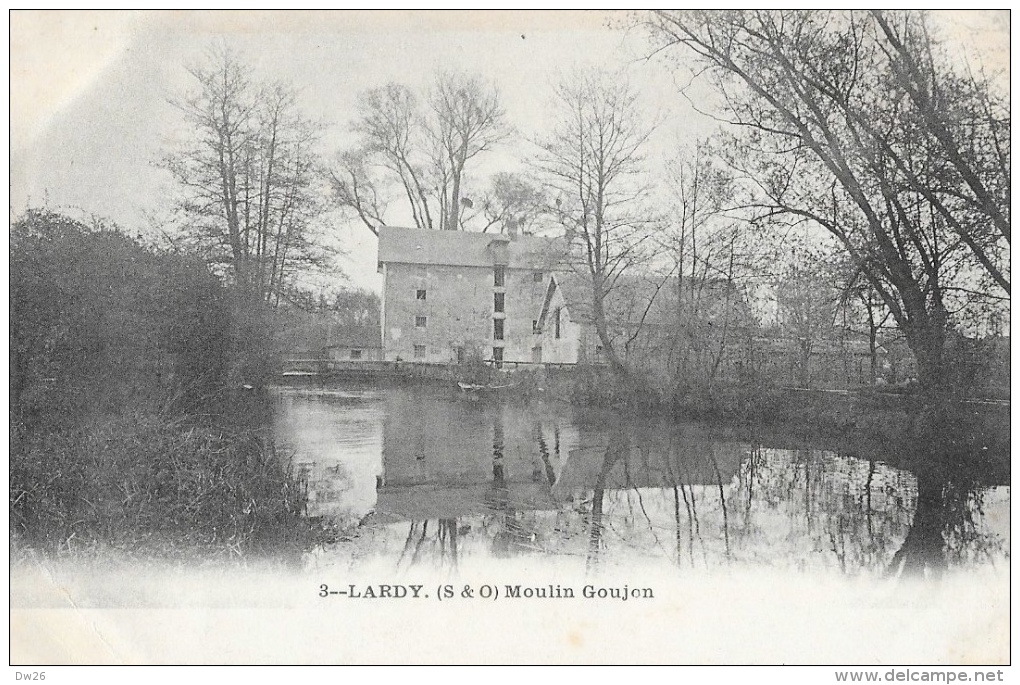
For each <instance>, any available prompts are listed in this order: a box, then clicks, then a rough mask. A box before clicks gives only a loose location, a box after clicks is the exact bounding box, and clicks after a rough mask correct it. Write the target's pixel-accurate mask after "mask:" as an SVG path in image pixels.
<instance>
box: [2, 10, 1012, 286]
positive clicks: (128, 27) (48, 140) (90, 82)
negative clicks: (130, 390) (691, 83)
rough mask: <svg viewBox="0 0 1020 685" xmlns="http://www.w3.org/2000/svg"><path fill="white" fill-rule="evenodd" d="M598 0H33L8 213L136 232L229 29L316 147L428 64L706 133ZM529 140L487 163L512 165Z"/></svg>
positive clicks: (19, 18)
mask: <svg viewBox="0 0 1020 685" xmlns="http://www.w3.org/2000/svg"><path fill="white" fill-rule="evenodd" d="M611 21H612V22H614V23H615V25H616V26H620V25H623V24H625V23H626V16H625V15H609V14H606V13H603V12H586V13H583V12H523V11H522V12H517V11H509V12H472V13H463V12H449V11H447V12H430V11H418V12H407V11H400V12H397V11H391V12H335V13H330V14H322V13H317V12H301V13H271V14H270V13H263V12H244V13H241V12H227V13H196V12H185V11H172V12H80V13H75V12H31V11H21V12H13V13H12V14H11V127H10V133H11V140H10V154H11V197H10V206H11V208H12V211H13V212H15V213H20V212H21V211H22V210H23V209H24V208H25V207H26V206H41V205H42V204H43V203H44V202H45V203H47V204H48V205H49V206H50V207H51V208H54V209H61V210H65V211H72V212H84V213H86V214H96V215H99V216H102V217H107V218H110V219H112V220H114V221H116V222H118V223H120V224H121V225H123V226H124V227H125V228H127V229H129V230H130V231H132V232H134V231H138V232H143V233H144V232H147V231H149V230H152V227H151V224H150V220H149V219H148V216H149V215H151V216H153V217H156V218H157V219H158V218H159V217H161V216H165V209H166V205H165V203H166V199H167V196H168V191H169V189H170V185H169V184H170V179H169V178H168V176H167V175H166V173H165V172H163V171H161V170H160V169H158V168H157V167H156V166H154V162H156V161H157V160H158V159H159V157H160V154H161V151H162V150H165V149H166V148H167V147H168V146H172V143H173V139H174V136H175V133H176V132H177V131H178V130H179V127H180V120H179V118H178V115H177V112H176V111H175V110H174V108H173V107H172V106H171V105H170V104H169V103H168V99H169V98H170V97H172V96H174V95H175V94H180V93H181V92H183V91H184V90H185V89H187V88H189V87H190V86H191V85H192V84H191V81H190V76H189V75H188V74H187V71H186V69H185V67H186V65H189V64H198V63H201V61H202V57H203V52H204V51H205V50H206V49H207V48H208V46H209V45H210V44H212V43H213V42H215V41H217V40H219V39H225V40H226V41H228V42H229V43H230V44H231V45H232V46H234V47H236V48H238V49H239V50H240V51H241V52H242V53H243V54H244V56H245V57H246V58H247V59H248V61H249V62H251V63H252V65H253V68H254V69H255V71H256V73H257V75H259V76H262V77H266V78H274V79H283V80H285V81H289V82H291V83H292V84H294V85H295V86H297V87H298V88H299V89H300V90H301V96H300V106H301V107H302V109H303V110H304V112H305V113H306V115H308V116H310V117H313V118H321V119H323V120H324V121H325V122H326V123H327V124H330V125H331V127H330V128H329V129H328V131H327V134H326V136H325V139H324V141H323V150H322V151H323V153H325V154H331V153H333V152H335V150H336V149H337V148H339V147H340V146H342V145H343V144H344V143H345V140H346V136H347V134H346V133H345V129H346V125H347V123H348V122H349V121H350V120H351V119H352V118H353V116H354V106H355V103H356V101H357V96H358V93H359V92H361V91H362V90H364V89H366V88H371V87H374V86H379V85H383V84H385V83H387V82H389V81H397V82H400V83H404V84H406V85H408V86H411V87H421V86H424V85H425V84H426V83H427V82H428V81H429V80H430V79H431V78H432V76H433V74H434V73H435V71H436V70H437V69H458V70H466V71H474V72H478V73H481V74H482V75H483V76H485V77H486V78H488V79H490V80H491V81H492V82H494V83H495V84H497V85H498V87H499V89H500V91H501V94H502V96H503V100H504V105H505V107H506V110H507V115H508V119H509V121H510V122H511V123H512V124H513V125H515V126H516V127H517V128H518V129H519V130H520V131H521V132H522V133H524V134H535V133H538V132H540V131H542V130H543V129H544V128H545V127H547V126H548V124H549V122H548V121H547V120H546V119H547V118H546V117H545V116H544V113H545V112H546V111H547V103H548V101H549V98H550V96H551V85H552V83H553V82H555V80H556V79H557V78H558V77H559V75H560V74H561V73H562V72H563V71H564V70H569V69H570V68H571V67H574V66H588V65H597V66H604V67H608V68H613V69H619V68H623V69H626V70H627V72H628V73H629V74H630V77H631V79H632V81H633V82H634V83H635V85H636V86H638V87H639V88H640V90H641V92H642V97H643V100H644V106H645V107H646V108H647V109H648V111H649V113H652V112H654V113H658V114H659V115H661V116H663V117H664V119H665V121H664V126H663V127H662V128H661V130H660V132H659V138H658V139H657V149H658V151H659V152H662V153H665V152H666V149H667V148H670V147H673V146H674V145H675V144H677V143H680V144H684V143H685V142H690V141H692V140H693V139H694V137H696V136H698V135H704V134H705V133H706V132H707V131H709V130H710V127H711V124H710V122H708V121H706V120H705V119H704V118H702V117H700V116H699V115H698V114H697V113H695V112H694V111H693V110H692V109H691V108H690V106H689V105H688V104H687V103H686V101H685V100H684V99H683V98H682V97H680V96H679V95H678V93H677V86H676V84H675V83H674V80H673V76H672V75H671V73H670V72H669V70H667V69H666V68H665V67H664V65H663V64H662V63H661V62H657V61H653V62H646V61H645V60H643V59H642V57H643V56H645V55H646V53H647V52H648V46H649V44H648V40H647V38H646V37H645V35H644V34H643V33H641V32H640V31H637V30H629V31H628V30H624V29H620V28H612V27H610V25H609V22H611ZM951 26H952V27H953V29H954V32H955V35H957V36H958V37H959V38H960V40H961V43H960V44H961V45H964V46H969V48H968V49H970V48H973V47H975V46H982V47H984V48H986V49H987V50H989V51H990V54H991V55H992V61H993V62H998V63H1000V64H1002V63H1005V62H1006V59H1007V58H1006V57H1005V55H1006V54H1008V52H1007V51H1008V31H1009V26H1008V13H1007V14H1005V15H1003V14H1002V13H1001V12H1000V13H998V14H985V13H967V14H963V15H959V14H958V15H955V17H954V18H953V20H952V22H951ZM522 148H526V145H522V144H520V143H519V144H518V145H517V146H516V147H515V148H514V149H509V150H504V151H502V153H500V154H498V155H495V156H493V158H492V159H490V162H489V164H490V165H494V166H499V165H500V164H511V163H512V162H511V160H513V159H515V158H518V157H519V156H520V155H519V154H518V153H519V152H521V149H522ZM335 233H336V236H337V238H338V240H339V241H340V243H341V244H343V245H344V246H345V247H346V248H347V249H348V250H349V251H350V257H349V259H347V260H345V262H344V263H343V264H342V265H341V266H342V268H343V269H344V270H345V271H346V272H347V273H348V274H349V275H350V277H351V280H352V282H353V283H354V284H357V285H361V286H364V287H372V288H378V286H379V283H378V279H377V277H376V276H375V248H376V244H375V238H374V236H372V235H371V234H370V233H369V232H368V231H367V230H366V229H365V228H364V227H363V226H361V225H360V224H353V223H352V224H350V225H346V224H343V223H342V222H336V226H335Z"/></svg>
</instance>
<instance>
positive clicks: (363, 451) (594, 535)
mask: <svg viewBox="0 0 1020 685" xmlns="http://www.w3.org/2000/svg"><path fill="white" fill-rule="evenodd" d="M372 402H375V403H376V404H374V405H371V403H372ZM312 403H313V400H311V399H305V398H302V402H301V403H298V402H296V401H295V402H290V403H288V404H287V405H285V406H284V409H285V410H286V409H290V408H291V407H293V409H294V410H295V411H296V412H297V411H298V410H300V412H301V413H300V419H299V420H295V422H294V423H295V425H296V429H295V430H293V431H291V432H290V433H289V434H288V439H289V440H290V443H291V444H290V446H291V447H293V451H294V452H295V453H297V454H296V456H295V459H296V460H300V461H301V462H302V463H306V462H307V463H312V464H313V466H314V468H315V469H316V470H315V473H318V474H320V475H321V478H320V480H323V483H318V482H316V483H310V488H311V487H315V488H316V489H317V490H318V492H316V495H317V499H316V502H317V503H318V506H319V507H320V508H321V509H323V513H324V514H325V513H326V512H327V511H328V510H330V509H335V510H336V511H337V512H339V513H342V514H344V515H347V516H349V517H350V516H353V517H355V520H359V519H361V518H363V517H365V516H366V515H367V514H368V511H367V510H357V509H356V508H353V507H354V505H351V504H348V503H347V501H346V500H344V498H346V497H348V496H349V493H357V492H359V491H358V488H359V487H360V486H359V483H360V482H361V480H359V479H361V478H364V479H366V481H367V479H369V478H370V479H371V481H370V484H369V485H368V487H369V488H371V490H373V491H374V492H375V494H376V498H375V500H374V502H375V503H374V506H373V505H372V502H373V500H368V499H367V498H365V497H361V500H359V501H367V502H368V503H369V504H368V506H373V509H372V511H373V512H374V513H373V515H372V516H371V517H369V519H368V523H367V524H365V525H364V526H363V530H362V532H361V533H359V534H357V535H356V536H355V537H356V538H357V540H358V542H356V544H355V545H354V546H357V545H361V546H362V547H361V548H358V549H356V550H354V551H353V552H352V554H353V555H356V556H358V557H366V556H383V557H387V558H389V559H391V560H395V561H396V563H397V566H398V567H399V568H407V567H410V566H418V565H425V566H431V567H435V568H440V569H446V570H448V571H450V572H456V571H457V569H458V568H459V567H460V566H461V565H462V564H463V563H465V560H466V559H484V558H498V559H506V558H510V557H519V556H522V555H541V556H546V557H558V558H560V559H567V560H570V562H571V563H578V565H579V566H580V567H581V568H584V569H587V570H588V571H589V572H591V573H600V572H602V571H604V570H606V569H611V568H614V567H615V568H620V569H627V568H631V567H633V566H634V565H636V564H642V563H653V564H662V563H666V564H669V565H671V566H673V567H674V568H678V569H683V570H699V571H704V570H709V571H710V570H713V569H717V568H720V567H723V566H728V565H742V566H745V567H755V568H761V567H769V568H773V569H789V570H794V571H797V570H826V569H828V570H836V571H839V572H842V573H845V574H872V575H901V574H902V575H918V574H920V575H925V576H939V575H940V574H943V573H944V572H945V570H946V569H947V568H950V567H952V566H954V565H966V564H972V563H979V562H980V563H984V562H987V561H988V560H993V561H994V560H996V559H1000V558H1006V559H1008V537H1007V534H1003V535H1002V536H999V535H996V534H994V533H993V532H992V531H991V529H990V528H989V527H988V525H987V522H986V521H984V520H983V517H982V509H983V497H984V496H985V494H986V493H989V492H995V494H994V498H996V500H995V501H998V500H1002V501H1003V502H1008V492H1007V491H1006V490H1005V488H1002V489H1001V490H1000V491H993V490H990V488H991V487H992V486H993V485H995V484H999V483H1006V482H1008V477H1004V476H1003V475H1002V474H1001V473H999V474H998V475H992V476H989V475H988V474H989V473H994V472H995V470H994V469H991V468H989V466H988V464H987V463H983V462H981V461H980V460H976V459H975V454H974V451H973V450H969V449H966V448H963V447H959V446H954V443H953V442H952V441H951V440H948V439H946V437H945V436H939V439H935V438H933V439H932V440H931V441H930V442H928V443H927V444H924V445H917V446H914V447H913V449H914V450H915V451H916V452H917V454H913V455H904V454H890V455H887V456H884V459H885V461H883V460H879V459H870V460H869V459H862V458H858V457H855V456H851V455H845V454H837V453H835V452H832V451H827V450H820V449H807V448H804V447H797V448H782V447H777V446H771V445H770V444H769V443H766V442H758V443H756V442H754V441H746V442H740V441H737V440H735V439H734V438H733V437H732V435H730V436H722V435H720V433H719V432H718V431H716V430H714V429H711V428H709V427H707V426H704V425H698V424H688V423H677V422H673V421H667V420H656V419H649V418H646V419H641V418H635V417H628V418H622V417H619V416H614V415H609V414H603V413H598V412H591V413H589V414H587V415H578V414H576V413H570V412H568V411H561V410H559V409H556V408H553V407H548V406H541V405H530V406H525V407H521V406H511V405H504V404H499V403H496V402H492V403H486V402H473V403H469V404H468V403H464V402H453V401H449V400H444V399H442V398H434V397H433V398H431V401H427V402H425V401H422V400H421V398H420V397H418V396H417V395H416V394H415V393H403V392H394V393H393V394H392V395H391V394H378V393H377V394H375V395H373V396H371V397H368V398H367V399H365V400H364V403H363V404H364V406H363V405H358V404H355V403H353V402H346V403H343V404H336V403H334V404H331V405H328V406H323V405H318V404H316V405H315V406H314V407H313V408H316V407H317V408H318V409H319V410H320V413H322V414H323V416H322V421H321V422H320V424H321V425H320V424H316V426H315V428H316V431H317V432H316V433H314V434H313V436H312V437H314V436H315V435H318V436H319V437H318V438H317V439H315V440H309V445H310V446H311V447H314V448H320V446H331V445H336V444H341V445H343V450H342V451H339V452H336V451H335V452H329V453H327V454H326V455H325V457H323V462H320V463H319V464H318V465H315V463H316V460H317V459H318V457H317V455H316V454H315V453H312V452H311V451H310V450H309V451H308V452H302V450H303V447H302V445H301V444H300V438H301V436H302V433H301V432H300V431H299V430H297V429H300V430H308V425H309V424H310V423H311V419H310V418H309V417H312V418H316V419H317V420H318V418H317V417H319V414H314V415H313V412H310V411H309V409H308V406H307V405H309V404H312ZM368 405H370V406H368ZM329 411H336V412H347V413H349V414H351V416H352V417H353V418H351V419H346V420H345V419H340V420H337V419H330V417H329V416H328V412H329ZM379 417H383V418H379ZM355 418H356V420H354V419H355ZM373 421H380V422H383V423H381V424H380V423H375V424H373ZM341 428H342V430H341ZM359 430H364V431H365V435H367V436H368V437H369V438H371V436H373V435H376V436H379V437H381V442H382V445H381V448H376V449H379V450H380V452H379V453H378V454H377V455H376V456H375V458H376V459H378V462H377V463H379V464H380V465H381V467H380V468H379V469H378V470H376V471H373V470H372V469H370V468H365V467H360V468H359V466H358V465H359V464H360V463H363V462H366V461H367V462H368V463H369V464H370V463H371V461H372V458H373V457H372V455H371V454H370V450H371V446H372V444H378V443H377V442H375V443H373V442H372V441H371V440H368V441H367V442H366V443H365V444H364V445H363V444H362V442H359V441H358V439H357V438H358V433H357V431H359ZM324 436H329V439H324ZM376 440H378V438H376ZM774 444H775V443H772V445H774ZM947 446H948V447H947ZM876 453H877V452H876ZM348 454H350V455H351V456H350V457H348V456H347V455H348ZM978 456H980V455H978ZM326 457H328V461H329V463H330V464H336V466H332V465H331V466H329V467H328V468H326V464H325V462H326V461H327V459H326ZM345 460H349V462H348V461H345ZM359 460H361V461H359ZM888 462H893V463H909V464H915V465H917V464H920V465H922V466H923V468H922V467H920V466H915V467H914V473H910V472H908V471H906V470H903V469H899V468H893V467H892V466H890V465H889V463H888ZM377 474H381V475H377ZM330 479H332V480H330ZM326 481H329V482H326ZM334 499H336V500H337V501H336V502H333V500H334ZM340 500H344V501H340ZM996 506H998V504H997V505H996ZM582 558H583V560H584V561H583V562H581V559H582Z"/></svg>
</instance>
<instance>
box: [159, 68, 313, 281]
mask: <svg viewBox="0 0 1020 685" xmlns="http://www.w3.org/2000/svg"><path fill="white" fill-rule="evenodd" d="M189 71H190V73H191V75H192V76H193V77H194V79H195V82H196V89H195V90H194V91H193V92H191V93H189V94H187V95H185V96H184V97H183V98H181V99H180V100H178V101H176V102H175V104H176V105H177V107H179V108H180V110H181V111H182V112H183V113H184V116H185V118H186V120H187V123H188V125H189V127H190V128H189V131H188V134H189V135H188V138H187V140H186V142H185V143H184V144H182V145H181V146H180V147H179V148H177V149H174V150H173V151H171V152H170V153H169V154H168V155H167V156H166V158H165V159H164V164H165V166H166V168H167V169H169V170H170V172H171V173H172V174H173V176H174V178H175V179H176V181H177V182H178V184H179V186H180V187H181V188H182V189H183V197H182V199H181V202H180V205H179V208H180V210H181V212H182V213H183V218H184V221H185V222H186V228H185V232H186V233H187V234H188V235H190V236H191V237H193V238H195V239H197V240H199V241H200V243H202V244H204V245H206V246H207V253H208V254H210V255H211V256H212V259H213V260H214V261H217V262H219V263H221V264H223V265H225V266H226V267H227V269H228V273H229V274H230V276H231V277H232V278H233V279H234V280H235V282H236V283H237V284H239V285H240V286H241V287H242V288H243V289H245V290H246V291H248V292H250V293H252V294H254V295H257V296H258V297H260V298H263V299H265V300H267V301H274V300H278V298H279V297H280V293H281V292H282V290H283V289H284V287H285V285H286V283H287V279H288V277H289V276H290V275H291V271H292V269H293V268H294V267H295V266H297V265H299V264H307V263H309V262H310V261H314V258H315V253H316V250H315V248H314V246H313V244H312V236H311V235H310V233H311V231H312V230H313V226H314V222H315V220H316V219H317V217H318V216H319V214H320V212H321V211H322V203H321V202H320V199H319V188H318V187H317V179H318V178H319V170H318V164H317V156H316V151H315V146H316V144H317V142H318V135H319V128H318V126H317V125H316V124H315V123H314V122H312V121H311V120H309V119H307V118H305V117H304V116H303V115H302V114H301V113H300V112H299V111H298V108H297V105H296V102H295V95H294V91H293V90H292V89H291V88H289V87H287V86H285V85H283V84H279V83H271V84H262V83H258V82H256V81H254V80H253V79H252V78H251V76H250V69H249V68H248V67H247V66H246V65H245V64H244V63H243V62H242V61H241V60H240V59H239V57H238V56H237V55H236V54H235V53H233V52H232V51H230V50H227V49H216V50H213V51H212V52H211V53H210V56H209V59H208V60H207V63H206V64H205V65H203V66H198V67H194V68H192V69H190V70H189Z"/></svg>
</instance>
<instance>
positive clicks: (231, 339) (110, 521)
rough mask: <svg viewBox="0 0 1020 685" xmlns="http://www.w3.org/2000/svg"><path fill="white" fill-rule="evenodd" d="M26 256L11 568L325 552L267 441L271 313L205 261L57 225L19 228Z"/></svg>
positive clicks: (15, 288)
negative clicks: (107, 557)
mask: <svg viewBox="0 0 1020 685" xmlns="http://www.w3.org/2000/svg"><path fill="white" fill-rule="evenodd" d="M10 253H11V260H10V265H11V271H10V284H11V315H10V316H11V366H10V374H11V404H10V417H9V418H10V534H11V546H12V550H11V551H12V558H14V559H17V558H19V557H24V556H25V555H29V554H32V553H33V552H40V553H46V554H57V555H72V556H81V555H85V556H89V555H99V554H106V553H111V552H115V553H118V554H122V555H125V556H128V557H137V556H159V557H188V556H191V555H199V556H205V557H247V556H250V555H258V554H260V553H262V552H269V551H270V550H272V552H273V553H274V554H277V553H279V552H280V550H281V549H291V550H297V549H300V548H302V547H303V546H304V545H305V544H306V543H310V542H311V540H312V535H313V533H312V532H311V528H309V527H308V524H307V523H306V522H305V521H304V519H302V518H301V516H300V514H301V509H302V506H303V501H304V500H303V498H304V493H303V491H302V489H301V487H300V485H299V483H298V481H297V480H296V479H295V478H294V477H293V475H292V474H291V473H289V471H288V469H287V465H286V463H285V461H284V460H281V459H278V458H277V455H276V454H275V453H274V449H273V445H272V442H271V440H270V437H271V436H269V435H267V433H266V430H265V428H264V426H265V425H267V419H268V416H269V415H268V412H269V407H268V405H267V400H266V397H265V395H264V393H263V392H261V391H260V388H263V387H264V385H265V380H266V378H267V376H268V374H269V373H270V371H271V364H270V358H269V355H268V351H269V349H270V347H269V342H268V340H267V338H268V337H269V332H270V330H271V329H270V328H269V327H267V326H266V325H265V319H266V316H267V313H266V311H265V309H264V307H263V306H261V305H260V303H259V302H258V301H254V302H253V301H251V300H249V299H246V298H244V297H243V296H241V295H238V294H237V293H236V292H233V291H232V290H231V289H229V288H227V287H226V286H225V285H224V284H223V283H222V282H221V280H220V279H219V278H217V277H215V276H214V275H213V274H211V273H210V271H209V270H208V268H207V267H206V265H205V264H204V263H203V262H201V261H199V260H197V259H195V258H193V257H190V256H187V255H184V254H178V253H173V252H166V251H161V250H157V249H154V248H151V247H146V246H144V245H142V244H141V243H140V242H139V241H138V240H136V239H133V238H131V237H128V236H127V235H125V234H124V233H122V232H120V231H118V230H116V229H114V228H112V227H109V226H106V225H103V224H102V223H101V222H97V223H96V225H94V226H86V225H85V224H83V223H81V222H79V221H75V220H72V219H69V218H67V217H65V216H62V215H59V214H55V213H51V212H42V211H38V212H29V213H27V214H26V215H25V216H23V217H22V218H20V219H19V220H18V221H17V222H15V224H14V225H13V226H12V229H11V242H10Z"/></svg>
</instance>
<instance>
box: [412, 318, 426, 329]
mask: <svg viewBox="0 0 1020 685" xmlns="http://www.w3.org/2000/svg"><path fill="white" fill-rule="evenodd" d="M428 322H429V320H428V317H427V316H416V317H414V327H415V328H425V327H426V326H427V325H428Z"/></svg>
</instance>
